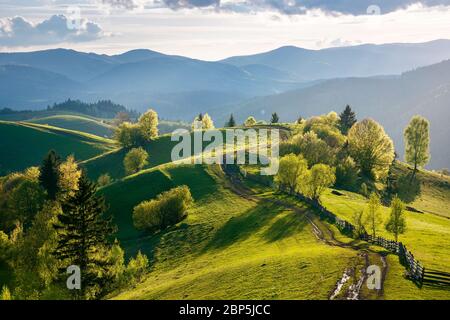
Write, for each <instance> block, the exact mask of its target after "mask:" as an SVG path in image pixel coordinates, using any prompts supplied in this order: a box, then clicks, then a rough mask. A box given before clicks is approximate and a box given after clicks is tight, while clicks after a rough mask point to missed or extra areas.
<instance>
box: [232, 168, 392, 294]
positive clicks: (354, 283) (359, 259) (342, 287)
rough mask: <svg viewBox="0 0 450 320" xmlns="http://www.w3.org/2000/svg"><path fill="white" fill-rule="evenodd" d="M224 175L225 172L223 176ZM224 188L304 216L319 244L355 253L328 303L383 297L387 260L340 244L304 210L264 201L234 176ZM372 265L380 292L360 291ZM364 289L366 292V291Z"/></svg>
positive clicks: (361, 247) (354, 245) (353, 244)
mask: <svg viewBox="0 0 450 320" xmlns="http://www.w3.org/2000/svg"><path fill="white" fill-rule="evenodd" d="M225 174H226V172H225ZM226 176H227V178H228V179H227V181H228V182H229V183H228V184H227V187H228V188H230V189H231V190H232V191H233V192H235V193H236V194H238V195H239V196H241V197H243V198H245V199H247V200H250V201H255V202H269V203H273V204H276V205H279V206H282V207H285V208H287V209H291V210H293V211H294V212H296V213H298V214H301V215H304V216H305V218H306V219H307V220H308V222H309V223H310V225H311V226H312V230H313V233H314V235H315V236H316V238H317V239H318V240H319V241H322V242H324V243H326V244H327V245H330V246H337V247H341V248H348V249H352V250H355V251H357V255H356V257H355V258H353V259H352V260H351V261H349V263H348V266H347V267H346V269H345V270H344V272H343V275H342V277H341V279H339V281H338V282H337V283H336V285H335V287H334V288H333V290H331V292H330V294H329V299H330V300H335V299H341V300H362V299H379V298H381V297H382V296H383V287H384V285H383V284H384V280H385V278H386V273H387V270H388V264H387V261H386V258H385V257H384V256H383V255H382V254H380V253H378V252H375V251H372V250H370V249H369V248H368V246H367V245H362V244H361V243H359V241H357V240H355V241H351V242H349V243H346V242H342V241H340V240H338V239H336V237H335V234H334V232H333V230H331V228H330V227H329V226H328V225H327V224H325V223H323V222H322V221H320V220H319V219H318V218H317V216H316V215H314V214H313V213H311V212H309V211H305V210H304V209H300V208H299V207H297V206H296V205H292V204H290V203H287V202H285V201H282V200H278V199H267V198H262V197H260V196H258V195H256V194H255V193H254V192H253V191H252V190H251V189H249V188H248V187H246V186H245V185H244V184H243V183H242V181H241V179H240V178H239V177H237V176H236V175H233V174H226ZM371 264H376V265H378V264H381V266H380V268H381V289H379V290H370V291H369V290H368V289H367V288H363V286H364V283H365V280H366V279H367V276H368V275H367V273H366V270H367V267H368V266H369V265H371ZM366 289H367V290H366Z"/></svg>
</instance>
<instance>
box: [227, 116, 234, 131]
mask: <svg viewBox="0 0 450 320" xmlns="http://www.w3.org/2000/svg"><path fill="white" fill-rule="evenodd" d="M235 126H236V121H235V120H234V116H233V114H231V115H230V119H229V120H228V122H227V124H226V127H230V128H231V127H235Z"/></svg>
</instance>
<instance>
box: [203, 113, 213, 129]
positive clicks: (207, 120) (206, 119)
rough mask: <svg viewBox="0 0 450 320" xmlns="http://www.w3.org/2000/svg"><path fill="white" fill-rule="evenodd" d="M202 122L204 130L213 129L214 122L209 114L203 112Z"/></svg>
mask: <svg viewBox="0 0 450 320" xmlns="http://www.w3.org/2000/svg"><path fill="white" fill-rule="evenodd" d="M202 123H203V129H204V130H211V129H214V122H213V120H212V118H211V117H210V116H209V114H207V113H205V114H204V115H203V118H202Z"/></svg>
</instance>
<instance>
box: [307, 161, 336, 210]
mask: <svg viewBox="0 0 450 320" xmlns="http://www.w3.org/2000/svg"><path fill="white" fill-rule="evenodd" d="M335 181H336V175H335V169H334V168H332V167H330V166H328V165H326V164H322V163H319V164H316V165H314V166H313V167H312V168H311V170H309V173H308V175H307V176H306V179H303V182H302V190H304V191H303V192H304V194H305V195H307V196H308V197H310V198H311V199H313V200H316V201H317V200H319V198H320V195H321V194H322V193H323V192H324V191H325V190H326V188H328V187H331V186H332V185H333V184H334V182H335Z"/></svg>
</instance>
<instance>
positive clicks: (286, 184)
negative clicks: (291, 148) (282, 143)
mask: <svg viewBox="0 0 450 320" xmlns="http://www.w3.org/2000/svg"><path fill="white" fill-rule="evenodd" d="M307 171H308V162H307V161H306V160H305V159H304V158H303V157H302V156H297V155H295V154H293V153H291V154H288V155H285V156H284V157H282V158H281V159H280V161H279V168H278V173H277V175H276V176H275V182H277V183H278V185H279V186H280V188H288V189H289V192H291V193H294V192H296V191H297V189H298V185H299V182H300V180H302V179H303V177H304V176H305V175H306V173H307Z"/></svg>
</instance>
